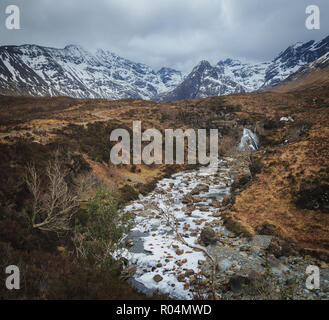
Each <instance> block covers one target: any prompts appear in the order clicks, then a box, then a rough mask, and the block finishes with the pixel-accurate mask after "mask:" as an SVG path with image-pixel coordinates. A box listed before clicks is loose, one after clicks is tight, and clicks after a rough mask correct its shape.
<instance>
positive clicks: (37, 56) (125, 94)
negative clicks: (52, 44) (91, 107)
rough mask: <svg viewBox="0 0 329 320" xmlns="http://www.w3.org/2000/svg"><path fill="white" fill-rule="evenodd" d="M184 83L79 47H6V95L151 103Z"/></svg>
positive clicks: (2, 54)
mask: <svg viewBox="0 0 329 320" xmlns="http://www.w3.org/2000/svg"><path fill="white" fill-rule="evenodd" d="M181 81H182V74H181V72H179V71H176V70H173V69H169V68H162V69H161V70H159V71H158V72H155V71H153V70H152V69H151V68H150V67H148V66H147V65H144V64H141V63H135V62H132V61H129V60H127V59H124V58H122V57H119V56H117V55H115V54H113V53H112V52H109V51H104V50H101V49H98V50H97V51H96V52H95V53H94V54H92V53H90V52H88V51H86V50H84V49H83V48H82V47H79V46H74V45H70V46H67V47H65V48H64V49H54V48H46V47H41V46H36V45H23V46H3V47H0V94H17V95H50V96H59V95H66V96H71V97H75V98H106V99H120V98H142V99H150V97H152V96H154V95H156V94H158V93H161V92H164V91H168V90H171V89H173V88H174V87H175V86H176V85H177V84H178V83H179V82H181Z"/></svg>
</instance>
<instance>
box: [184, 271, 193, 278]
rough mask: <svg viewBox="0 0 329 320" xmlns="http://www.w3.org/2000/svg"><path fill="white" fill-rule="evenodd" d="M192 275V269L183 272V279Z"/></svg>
mask: <svg viewBox="0 0 329 320" xmlns="http://www.w3.org/2000/svg"><path fill="white" fill-rule="evenodd" d="M193 275H194V271H193V270H192V269H188V270H186V271H185V277H190V276H193Z"/></svg>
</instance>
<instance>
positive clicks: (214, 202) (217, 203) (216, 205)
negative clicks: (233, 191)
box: [211, 200, 220, 209]
mask: <svg viewBox="0 0 329 320" xmlns="http://www.w3.org/2000/svg"><path fill="white" fill-rule="evenodd" d="M211 205H212V206H213V207H214V208H216V209H218V208H220V202H219V201H218V200H214V201H213V202H212V203H211Z"/></svg>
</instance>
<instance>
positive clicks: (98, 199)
mask: <svg viewBox="0 0 329 320" xmlns="http://www.w3.org/2000/svg"><path fill="white" fill-rule="evenodd" d="M86 213H87V217H85V219H84V220H85V221H84V222H83V223H81V221H80V222H79V221H76V228H75V233H74V238H73V241H74V244H75V247H76V251H77V254H78V255H79V256H82V257H83V258H86V259H88V260H91V261H92V262H93V263H94V264H95V265H96V266H100V267H103V268H106V269H108V268H110V267H111V266H113V260H112V259H111V256H110V253H111V252H113V251H114V250H115V249H116V248H118V247H119V242H120V239H121V238H122V236H123V234H124V232H126V231H128V229H129V228H130V214H129V213H123V212H122V210H121V208H120V206H119V204H118V200H117V199H116V196H115V195H114V194H113V193H112V192H111V191H105V190H99V191H98V192H97V193H96V195H95V196H94V198H93V199H92V200H91V201H89V202H88V204H87V206H86Z"/></svg>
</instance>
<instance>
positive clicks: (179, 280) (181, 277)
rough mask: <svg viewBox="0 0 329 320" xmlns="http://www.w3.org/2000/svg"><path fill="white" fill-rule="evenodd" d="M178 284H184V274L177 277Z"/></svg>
mask: <svg viewBox="0 0 329 320" xmlns="http://www.w3.org/2000/svg"><path fill="white" fill-rule="evenodd" d="M177 280H178V282H185V274H183V273H181V274H180V275H178V277H177Z"/></svg>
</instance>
